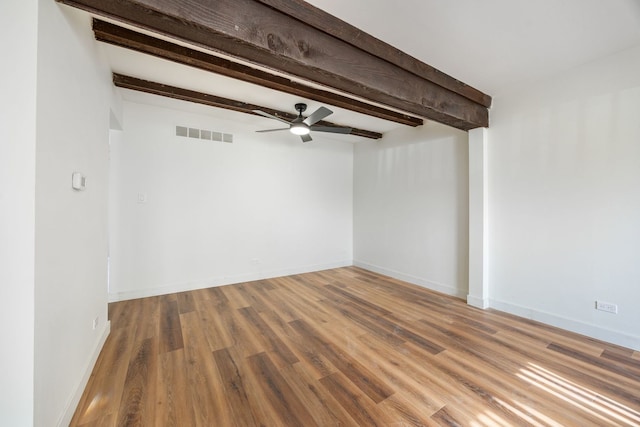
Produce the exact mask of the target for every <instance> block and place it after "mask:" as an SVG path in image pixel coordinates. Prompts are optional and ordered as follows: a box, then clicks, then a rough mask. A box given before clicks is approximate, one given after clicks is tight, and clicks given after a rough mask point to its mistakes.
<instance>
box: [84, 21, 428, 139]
mask: <svg viewBox="0 0 640 427" xmlns="http://www.w3.org/2000/svg"><path fill="white" fill-rule="evenodd" d="M93 32H94V34H95V37H96V40H98V41H101V42H104V43H110V44H113V45H115V46H119V47H123V48H126V49H131V50H135V51H137V52H141V53H144V54H148V55H153V56H156V57H158V58H162V59H166V60H169V61H173V62H176V63H178V64H182V65H187V66H189V67H194V68H198V69H200V70H204V71H208V72H212V73H216V74H220V75H223V76H226V77H231V78H234V79H237V80H242V81H245V82H248V83H253V84H257V85H260V86H263V87H267V88H270V89H274V90H277V91H280V92H284V93H289V94H292V95H296V96H298V97H302V98H303V99H313V100H315V101H319V102H323V103H326V104H329V105H335V106H336V107H341V108H345V109H347V110H351V111H356V112H358V113H362V114H367V115H369V116H372V117H378V118H380V119H385V120H390V121H392V122H396V123H401V124H404V125H408V126H413V127H415V126H421V125H422V124H423V120H422V119H420V118H418V117H413V116H409V115H407V114H403V113H399V112H397V111H393V110H389V109H387V108H382V107H379V106H376V105H371V104H367V103H365V102H361V101H358V100H356V99H352V98H348V97H346V96H343V95H339V94H336V93H334V92H329V91H326V90H322V89H317V88H313V87H310V86H306V85H303V84H300V83H297V82H294V81H292V80H291V79H288V78H285V77H280V76H276V75H274V74H270V73H267V72H265V71H261V70H258V69H256V68H252V67H249V66H246V65H242V64H239V63H237V62H233V61H229V60H227V59H223V58H220V57H218V56H214V55H209V54H207V53H204V52H201V51H199V50H195V49H190V48H188V47H185V46H181V45H178V44H175V43H171V42H168V41H166V40H161V39H158V38H156V37H151V36H149V35H146V34H142V33H139V32H136V31H132V30H130V29H127V28H123V27H120V26H117V25H114V24H111V23H108V22H104V21H100V20H97V19H94V21H93Z"/></svg>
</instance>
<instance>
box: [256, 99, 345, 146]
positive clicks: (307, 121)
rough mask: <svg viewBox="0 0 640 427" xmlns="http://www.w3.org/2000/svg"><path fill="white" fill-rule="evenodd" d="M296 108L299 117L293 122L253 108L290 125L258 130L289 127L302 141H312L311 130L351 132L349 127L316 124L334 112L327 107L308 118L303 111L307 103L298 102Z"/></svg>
mask: <svg viewBox="0 0 640 427" xmlns="http://www.w3.org/2000/svg"><path fill="white" fill-rule="evenodd" d="M295 109H296V111H298V117H296V118H295V119H293V120H292V121H291V122H288V121H286V120H284V119H282V118H280V117H277V116H274V115H272V114H269V113H266V112H264V111H260V110H253V112H254V113H256V114H260V115H261V116H264V117H267V118H270V119H274V120H278V121H279V122H283V123H286V124H288V125H289V127H288V128H280V129H266V130H259V131H256V132H275V131H280V130H287V129H289V132H291V133H292V134H294V135H299V136H300V138H301V139H302V142H309V141H311V140H312V139H311V136H309V133H310V132H311V131H315V132H328V133H341V134H348V133H351V128H347V127H338V126H314V125H315V124H316V123H318V122H319V121H320V120H322V119H324V118H325V117H327V116H328V115H330V114H333V111H331V110H329V109H328V108H326V107H320V108H318V109H317V110H316V111H314V112H313V113H312V114H311V115H310V116H308V117H307V118H304V117H302V113H303V112H304V111H305V110H306V109H307V104H302V103H299V104H296V105H295Z"/></svg>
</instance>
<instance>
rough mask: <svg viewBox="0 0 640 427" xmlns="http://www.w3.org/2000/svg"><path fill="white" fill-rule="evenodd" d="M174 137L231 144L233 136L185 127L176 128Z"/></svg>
mask: <svg viewBox="0 0 640 427" xmlns="http://www.w3.org/2000/svg"><path fill="white" fill-rule="evenodd" d="M176 136H182V137H185V138H194V139H205V140H207V141H219V142H227V143H232V142H233V134H231V133H222V132H216V131H212V130H207V129H196V128H190V127H186V126H176Z"/></svg>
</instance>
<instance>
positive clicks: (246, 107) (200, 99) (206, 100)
mask: <svg viewBox="0 0 640 427" xmlns="http://www.w3.org/2000/svg"><path fill="white" fill-rule="evenodd" d="M113 84H114V85H116V86H118V87H122V88H125V89H131V90H137V91H140V92H146V93H151V94H154V95H158V96H164V97H167V98H172V99H179V100H181V101H187V102H193V103H196V104H202V105H208V106H210V107H217V108H224V109H226V110H232V111H237V112H240V113H245V114H251V115H253V116H258V115H259V114H256V113H254V110H260V111H264V112H265V113H269V114H271V115H273V116H276V117H280V118H282V119H285V120H287V121H292V120H294V119H296V118H297V117H298V116H297V114H291V113H287V112H285V111H280V110H274V109H272V108H267V107H263V106H261V105H255V104H249V103H247V102H242V101H237V100H235V99H229V98H223V97H221V96H215V95H211V94H208V93H203V92H198V91H195V90H189V89H183V88H180V87H176V86H170V85H166V84H162V83H156V82H152V81H148V80H143V79H138V78H136V77H131V76H125V75H123V74H118V73H113ZM318 126H326V127H347V126H345V125H339V124H335V123H332V122H327V121H324V120H321V121H319V122H318ZM349 129H350V131H349V134H350V135H355V136H362V137H364V138H370V139H380V138H382V134H381V133H379V132H373V131H370V130H366V129H358V128H353V127H349Z"/></svg>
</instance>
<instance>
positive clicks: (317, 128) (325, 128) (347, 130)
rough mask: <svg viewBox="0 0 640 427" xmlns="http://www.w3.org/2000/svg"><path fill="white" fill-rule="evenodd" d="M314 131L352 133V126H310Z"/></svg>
mask: <svg viewBox="0 0 640 427" xmlns="http://www.w3.org/2000/svg"><path fill="white" fill-rule="evenodd" d="M309 129H311V130H312V131H314V132H329V133H343V134H347V133H351V128H343V127H334V126H310V127H309Z"/></svg>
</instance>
